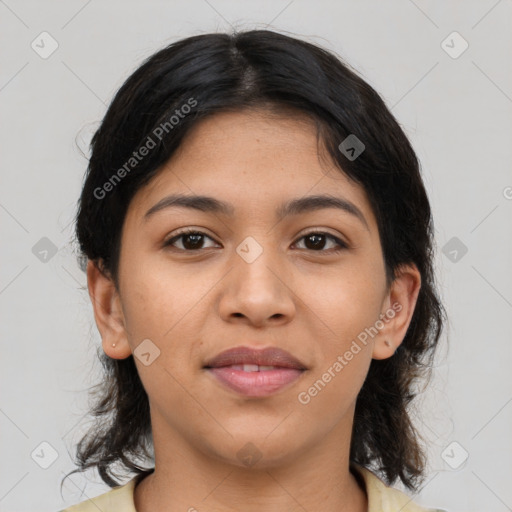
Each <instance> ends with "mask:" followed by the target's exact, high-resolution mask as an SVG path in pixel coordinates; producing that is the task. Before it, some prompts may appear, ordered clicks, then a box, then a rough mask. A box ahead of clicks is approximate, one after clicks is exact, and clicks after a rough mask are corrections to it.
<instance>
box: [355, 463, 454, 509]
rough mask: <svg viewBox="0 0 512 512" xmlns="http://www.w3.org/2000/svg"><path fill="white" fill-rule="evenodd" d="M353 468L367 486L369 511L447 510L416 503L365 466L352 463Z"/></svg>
mask: <svg viewBox="0 0 512 512" xmlns="http://www.w3.org/2000/svg"><path fill="white" fill-rule="evenodd" d="M351 468H352V469H354V470H355V472H356V473H358V474H359V475H360V476H361V478H362V479H363V481H364V484H365V486H366V494H367V496H368V512H398V511H400V512H446V511H444V510H441V509H438V508H425V507H422V506H420V505H418V504H416V503H414V502H413V501H412V498H411V497H409V496H407V495H406V494H404V493H403V492H402V491H399V490H398V489H395V488H393V487H389V486H387V485H386V484H385V483H384V482H383V481H382V480H381V479H380V478H379V477H378V476H377V475H375V474H374V473H372V472H371V471H370V470H369V469H366V468H364V467H363V466H360V465H358V464H355V463H351Z"/></svg>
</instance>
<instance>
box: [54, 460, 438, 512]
mask: <svg viewBox="0 0 512 512" xmlns="http://www.w3.org/2000/svg"><path fill="white" fill-rule="evenodd" d="M351 467H353V468H354V469H355V470H356V472H357V473H358V474H359V475H361V477H362V479H363V481H364V484H365V487H366V495H367V496H368V512H446V511H444V510H441V509H437V508H424V507H420V506H419V505H417V504H415V503H413V501H412V498H410V497H409V496H407V495H406V494H404V493H403V492H401V491H399V490H398V489H394V488H393V487H388V486H387V485H386V484H385V483H384V482H383V481H382V480H380V479H379V478H378V477H377V476H376V475H375V474H374V473H372V472H371V471H370V470H368V469H366V468H363V467H362V466H359V465H356V464H354V463H351ZM140 477H141V475H138V476H136V477H134V478H132V479H131V480H130V481H129V482H128V483H126V484H125V485H122V486H119V487H115V488H113V489H112V490H110V491H108V492H106V493H105V494H101V495H100V496H97V497H96V498H91V499H90V500H87V501H83V502H82V503H79V504H77V505H73V506H71V507H68V508H66V509H64V510H61V511H59V512H98V511H101V512H137V509H136V508H135V503H134V500H133V494H134V489H135V485H136V483H137V479H138V478H140Z"/></svg>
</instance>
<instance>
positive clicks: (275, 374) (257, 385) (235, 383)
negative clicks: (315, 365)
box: [208, 366, 304, 397]
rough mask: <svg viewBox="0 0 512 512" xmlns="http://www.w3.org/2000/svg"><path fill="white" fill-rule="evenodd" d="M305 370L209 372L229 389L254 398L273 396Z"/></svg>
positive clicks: (218, 370)
mask: <svg viewBox="0 0 512 512" xmlns="http://www.w3.org/2000/svg"><path fill="white" fill-rule="evenodd" d="M303 371H304V370H297V369H294V368H280V369H276V370H265V371H259V372H246V371H244V370H234V369H232V368H230V367H229V366H228V367H222V368H208V372H209V373H211V374H212V375H213V376H214V377H216V378H217V379H218V380H219V381H220V382H221V383H223V384H225V385H226V386H227V387H228V388H230V389H232V390H233V391H236V392H237V393H241V394H242V395H246V396H252V397H263V396H268V395H271V394H273V393H275V392H277V391H279V390H281V389H283V388H284V387H285V386H288V385H289V384H291V383H292V382H294V381H295V380H297V379H298V378H299V377H300V376H301V375H302V373H303Z"/></svg>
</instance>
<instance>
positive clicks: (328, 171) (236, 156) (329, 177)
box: [131, 111, 373, 223]
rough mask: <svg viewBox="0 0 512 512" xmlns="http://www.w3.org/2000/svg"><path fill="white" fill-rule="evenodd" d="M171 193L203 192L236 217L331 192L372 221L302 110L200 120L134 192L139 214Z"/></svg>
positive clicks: (361, 196)
mask: <svg viewBox="0 0 512 512" xmlns="http://www.w3.org/2000/svg"><path fill="white" fill-rule="evenodd" d="M170 193H181V194H190V195H207V196H211V197H216V198H219V199H221V200H223V201H226V202H229V203H231V204H233V206H234V207H235V211H236V210H239V211H240V213H241V214H243V213H246V212H247V211H249V210H250V211H251V212H261V211H262V210H264V209H269V208H271V209H275V208H276V207H277V205H278V204H282V203H283V202H285V201H286V200H290V199H292V198H293V199H294V198H298V197H303V196H307V195H318V194H329V195H332V196H336V197H342V198H346V199H348V200H350V202H352V203H354V204H355V205H356V206H357V208H359V209H360V210H361V211H363V213H364V216H365V217H366V218H367V219H368V222H369V223H370V222H371V218H372V216H373V214H372V211H371V206H370V204H369V202H368V199H367V196H366V193H365V191H364V189H363V188H362V187H361V186H360V185H358V184H356V183H355V182H353V181H352V180H350V179H349V178H348V177H347V176H346V175H345V174H344V173H343V172H342V171H341V170H340V169H339V167H338V166H336V165H335V164H334V162H332V160H331V158H330V157H329V156H328V154H327V152H326V151H325V150H324V148H323V146H322V144H321V142H320V143H319V141H318V140H317V128H316V124H315V123H314V121H313V120H311V119H309V118H307V117H306V116H304V115H299V114H293V113H291V114H287V115H282V114H281V115H279V114H276V113H271V112H261V111H241V112H223V113H217V114H214V115H212V116H210V117H208V118H206V119H204V120H203V121H201V122H199V123H198V124H197V125H196V126H195V127H194V128H193V129H192V130H191V131H190V133H189V134H187V136H186V137H185V139H184V140H183V142H182V144H181V146H180V147H179V148H178V150H177V151H176V152H175V154H174V155H173V157H172V158H171V159H170V160H169V161H168V162H167V163H166V164H165V165H163V166H162V168H161V169H160V170H159V171H158V173H157V174H156V175H155V177H154V178H153V179H152V180H151V181H150V182H149V183H148V184H147V185H146V186H145V187H144V188H142V189H141V190H139V191H138V192H137V194H136V196H135V197H134V199H133V201H132V205H131V209H132V211H133V213H134V214H136V215H137V216H139V217H142V216H144V214H145V213H146V211H147V208H148V207H151V206H153V204H154V203H156V202H157V201H159V200H160V199H162V198H163V197H165V196H166V195H168V194H170Z"/></svg>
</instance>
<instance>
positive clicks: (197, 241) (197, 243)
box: [183, 234, 203, 249]
mask: <svg viewBox="0 0 512 512" xmlns="http://www.w3.org/2000/svg"><path fill="white" fill-rule="evenodd" d="M202 236H203V235H198V234H196V235H186V236H185V238H184V242H183V245H184V247H185V248H187V249H196V248H197V247H198V246H200V245H201V238H202ZM190 239H195V242H192V243H191V244H189V243H187V240H190Z"/></svg>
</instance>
